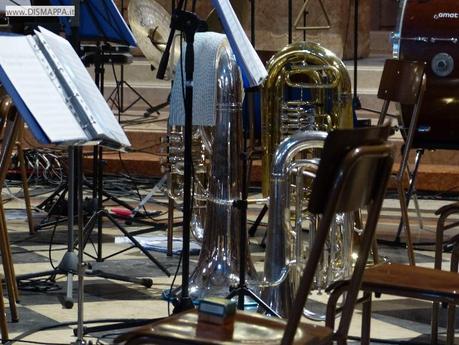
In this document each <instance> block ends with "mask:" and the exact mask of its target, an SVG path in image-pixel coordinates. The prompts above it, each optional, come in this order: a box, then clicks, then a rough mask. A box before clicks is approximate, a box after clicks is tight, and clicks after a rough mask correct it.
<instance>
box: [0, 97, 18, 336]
mask: <svg viewBox="0 0 459 345" xmlns="http://www.w3.org/2000/svg"><path fill="white" fill-rule="evenodd" d="M22 126H23V123H22V121H21V119H20V117H19V115H18V113H17V111H16V107H15V106H14V105H13V104H12V102H11V99H10V98H9V97H7V96H3V97H2V98H1V99H0V134H1V136H2V139H1V146H0V194H1V190H2V188H3V184H4V182H5V179H6V175H7V172H8V168H9V167H10V164H11V155H12V151H13V147H14V145H15V144H16V139H17V136H18V134H19V130H20V128H21V127H22ZM0 252H1V256H2V265H3V271H4V274H5V282H6V287H7V292H8V300H9V304H10V311H11V319H12V321H14V322H15V321H18V313H17V308H16V302H17V301H18V300H19V292H18V288H17V284H16V275H15V272H14V265H13V258H12V254H11V247H10V241H9V236H8V229H7V224H6V218H5V213H4V209H3V203H2V200H1V196H0ZM0 331H1V335H2V342H4V339H8V327H7V323H6V316H5V306H4V304H3V294H0Z"/></svg>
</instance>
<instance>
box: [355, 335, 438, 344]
mask: <svg viewBox="0 0 459 345" xmlns="http://www.w3.org/2000/svg"><path fill="white" fill-rule="evenodd" d="M347 338H348V339H350V340H355V341H361V339H362V338H361V337H357V336H348V337H347ZM370 342H371V343H381V344H394V345H430V343H424V342H419V341H413V340H391V339H379V338H370Z"/></svg>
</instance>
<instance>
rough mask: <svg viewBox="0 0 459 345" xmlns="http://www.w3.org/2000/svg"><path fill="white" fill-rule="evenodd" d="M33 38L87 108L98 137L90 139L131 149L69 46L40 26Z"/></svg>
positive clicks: (66, 42) (84, 68)
mask: <svg viewBox="0 0 459 345" xmlns="http://www.w3.org/2000/svg"><path fill="white" fill-rule="evenodd" d="M37 35H38V37H39V38H40V40H43V41H44V42H45V43H46V44H47V45H48V46H49V47H50V48H51V50H52V52H53V55H54V57H55V58H57V59H58V64H59V65H61V66H63V67H64V69H65V72H66V74H67V75H68V76H69V78H70V80H71V82H72V83H73V85H74V86H75V87H76V89H77V90H78V92H79V95H80V96H81V99H82V100H83V101H84V103H85V104H86V107H87V108H88V109H89V111H90V114H89V115H90V116H89V117H90V118H91V124H92V126H93V127H94V130H95V131H96V132H97V135H98V136H99V138H93V139H103V138H108V139H110V140H111V141H113V142H115V143H118V144H120V145H121V146H123V147H129V146H131V144H130V142H129V139H128V138H127V136H126V134H125V133H124V131H123V129H122V128H121V126H120V124H119V123H118V121H117V120H116V118H115V115H114V114H113V112H112V111H111V109H110V108H109V106H108V104H107V102H106V101H105V99H104V97H103V96H102V94H101V93H100V91H99V90H98V88H97V87H96V84H95V83H94V80H92V78H91V76H90V75H89V73H88V71H87V70H86V67H85V66H84V65H83V63H82V62H81V60H80V58H79V57H78V55H77V54H76V53H75V51H74V50H73V48H72V46H71V45H70V43H69V42H68V41H67V40H65V39H64V38H62V37H60V36H58V35H56V34H54V33H52V32H51V31H48V30H46V29H45V28H42V27H40V33H37Z"/></svg>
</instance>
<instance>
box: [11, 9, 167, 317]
mask: <svg viewBox="0 0 459 345" xmlns="http://www.w3.org/2000/svg"><path fill="white" fill-rule="evenodd" d="M73 1H74V0H50V2H51V4H53V5H64V6H65V5H67V6H68V5H72V4H73ZM77 6H78V10H79V13H80V14H81V15H80V16H78V15H76V17H78V18H79V19H80V20H73V21H72V18H66V17H63V18H61V22H62V24H63V26H64V30H65V32H66V34H67V35H68V37H71V42H72V43H73V47H74V48H77V53H78V51H79V39H81V38H85V39H98V44H97V47H98V54H96V55H97V58H96V60H95V64H96V66H95V67H96V68H95V69H96V74H95V79H96V85H97V86H98V88H99V90H100V91H101V93H102V94H103V92H102V91H103V88H104V67H103V50H102V48H101V46H100V41H108V40H110V41H114V42H118V43H124V44H128V45H135V38H134V37H133V36H132V34H131V33H130V31H129V28H128V27H127V25H126V23H125V22H124V20H123V18H122V17H121V15H120V14H119V12H118V9H117V8H116V5H115V4H114V3H113V1H112V0H92V1H91V0H87V1H82V2H80V1H79V0H78V1H77ZM76 12H77V13H78V11H76ZM99 14H100V16H101V18H100V20H98V17H97V16H98V15H99ZM75 24H77V25H75ZM75 41H78V42H75ZM93 159H94V164H93V168H94V177H93V183H92V184H89V183H87V182H85V181H83V180H82V182H81V183H82V184H86V185H89V186H90V187H91V188H92V189H93V199H94V200H95V201H97V205H95V212H94V213H93V215H92V216H91V217H90V219H89V221H88V222H87V224H86V226H85V227H84V230H83V231H84V233H85V235H84V237H83V247H84V245H85V244H86V243H87V241H88V240H89V235H90V233H91V232H92V230H93V228H94V226H95V224H96V223H97V229H98V249H97V257H93V256H91V255H89V256H90V257H92V258H93V259H95V260H96V261H98V262H101V261H104V260H105V259H107V258H108V257H105V258H104V257H102V217H104V216H105V217H107V218H108V219H109V220H110V222H111V223H112V224H113V225H114V226H115V227H116V228H117V229H118V230H120V231H121V232H122V233H123V234H124V235H125V236H126V237H128V238H129V239H130V240H131V242H132V243H133V247H137V248H138V249H140V250H141V251H142V253H143V254H145V255H146V256H147V257H148V258H149V259H150V260H151V261H152V262H153V263H154V264H155V265H156V266H158V267H159V268H160V269H161V270H162V271H163V272H164V273H165V274H166V275H168V276H169V275H170V273H169V271H168V270H167V269H166V267H164V266H163V265H162V264H161V263H160V262H159V261H157V259H156V258H155V257H154V256H153V255H151V254H150V252H148V250H146V249H145V248H143V246H142V245H141V244H140V243H139V242H138V241H137V240H136V239H135V238H134V234H133V233H130V232H128V231H127V230H126V229H125V228H124V227H123V226H122V225H120V224H119V223H118V222H117V221H116V219H115V218H114V217H113V216H112V215H111V214H109V213H108V212H107V211H106V210H105V209H103V205H102V199H103V197H109V198H110V199H112V200H114V201H116V202H118V203H119V204H121V205H123V206H125V207H128V208H130V205H128V204H127V203H124V202H123V201H121V200H119V199H118V198H116V197H113V196H111V195H110V194H109V193H107V192H105V191H104V190H103V188H102V177H103V174H102V167H101V165H102V164H101V163H102V148H101V146H95V147H94V158H93ZM71 171H72V169H70V173H71ZM70 173H69V177H70ZM68 184H69V197H68V199H69V207H70V204H71V196H70V187H71V186H70V184H71V183H70V180H69V181H68ZM62 189H63V193H65V190H66V189H67V188H65V187H63V188H62ZM53 194H55V193H53ZM61 198H63V196H61V197H59V199H61ZM59 199H58V200H59ZM73 215H74V213H70V211H69V212H68V219H69V222H71V221H73ZM70 248H72V250H71V251H70ZM131 248H132V247H131ZM129 249H130V248H129ZM124 251H126V249H123V250H120V251H119V252H117V253H114V254H111V255H110V256H109V257H112V256H114V255H117V254H119V253H121V252H124ZM67 254H68V255H67ZM76 262H77V260H76V256H75V253H74V252H73V236H72V239H70V234H69V251H68V252H67V253H66V255H65V256H64V258H63V260H62V261H61V263H60V264H59V265H58V267H57V268H56V269H55V270H51V271H46V272H39V273H33V274H28V275H22V276H18V277H17V278H18V280H20V279H30V278H36V277H40V276H44V275H56V274H67V275H68V281H67V293H66V297H65V299H64V306H65V307H67V308H71V307H72V306H73V296H72V282H71V274H72V273H73V272H75V269H76V267H75V263H76ZM87 274H88V275H96V276H100V277H103V278H108V279H114V280H121V281H127V282H132V283H136V284H140V285H143V286H145V287H151V285H152V284H153V282H152V280H151V279H137V278H131V277H127V276H123V275H119V274H109V273H106V272H103V271H100V270H90V271H88V272H87Z"/></svg>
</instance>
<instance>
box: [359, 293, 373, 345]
mask: <svg viewBox="0 0 459 345" xmlns="http://www.w3.org/2000/svg"><path fill="white" fill-rule="evenodd" d="M363 296H364V298H365V301H364V302H363V305H362V335H361V336H362V338H361V344H362V345H370V328H371V292H367V291H365V292H364V293H363Z"/></svg>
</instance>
